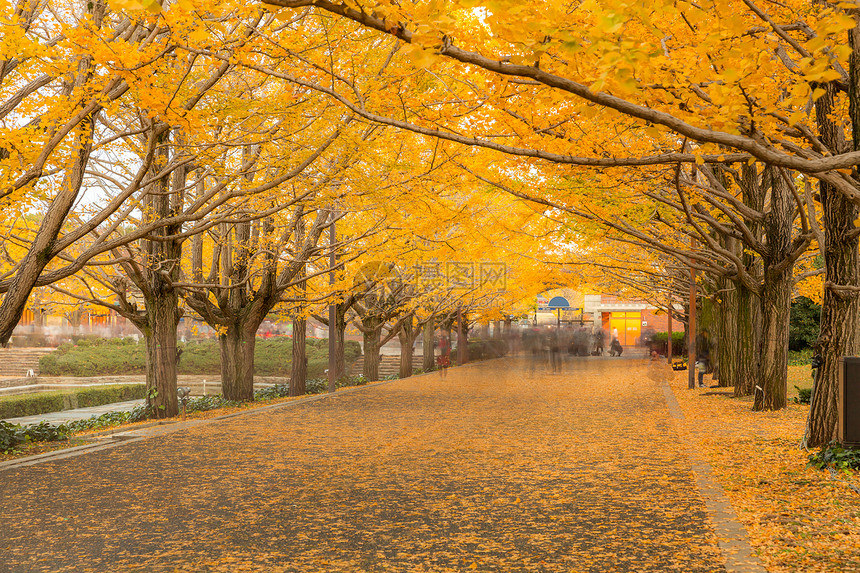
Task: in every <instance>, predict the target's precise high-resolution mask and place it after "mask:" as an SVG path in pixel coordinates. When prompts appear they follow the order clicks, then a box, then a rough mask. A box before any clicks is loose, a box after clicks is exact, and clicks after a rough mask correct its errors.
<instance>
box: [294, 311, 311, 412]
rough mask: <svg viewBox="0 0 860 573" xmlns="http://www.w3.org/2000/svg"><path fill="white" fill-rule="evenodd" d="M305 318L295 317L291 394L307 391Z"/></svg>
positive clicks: (300, 394) (301, 394) (301, 393)
mask: <svg viewBox="0 0 860 573" xmlns="http://www.w3.org/2000/svg"><path fill="white" fill-rule="evenodd" d="M306 327H307V321H306V320H305V319H304V318H294V319H293V364H292V369H291V371H290V396H304V395H305V394H306V393H307V388H306V384H307V377H308V364H307V352H306V351H307V348H306V340H305V339H306V336H305V328H306Z"/></svg>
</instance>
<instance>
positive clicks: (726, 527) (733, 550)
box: [660, 380, 767, 573]
mask: <svg viewBox="0 0 860 573" xmlns="http://www.w3.org/2000/svg"><path fill="white" fill-rule="evenodd" d="M660 387H661V389H662V390H663V396H664V397H665V398H666V406H667V409H668V410H669V415H670V417H671V418H672V423H673V426H675V433H676V434H677V436H678V441H679V442H680V443H681V445H682V446H683V447H684V448H685V449H686V450H687V451H686V453H687V458H688V459H689V460H690V466H691V468H692V470H693V474H694V476H695V478H696V486H697V488H698V489H699V493H700V494H701V495H702V500H703V501H704V502H705V509H706V510H707V512H708V515H709V517H710V518H711V521H712V522H713V524H714V533H715V534H716V536H717V545H718V546H719V548H720V553H722V555H723V562H724V564H725V567H726V571H727V572H729V573H732V572H735V573H767V569H766V568H765V567H764V566H763V565H762V563H761V561H759V558H758V556H756V554H755V552H754V551H753V548H752V546H751V545H750V542H749V536H748V535H747V531H746V528H744V526H743V524H741V522H740V521H739V520H738V517H737V514H736V513H735V510H734V508H733V507H732V504H731V501H729V498H728V496H726V492H725V490H724V489H723V487H722V486H721V485H720V483H719V482H718V481H717V478H716V476H714V472H713V469H712V468H711V465H710V464H709V463H708V462H707V461H706V460H704V459H703V458H702V456H700V455H699V453H698V451H697V450H696V449H695V448H694V447H693V445H692V444H691V443H690V441H689V440H688V439H687V438H685V437H683V436H682V434H681V433H680V432H679V431H678V430H679V428H678V421H679V420H683V419H684V413H683V412H682V411H681V406H680V405H679V404H678V400H677V399H676V398H675V394H674V392H673V391H672V387H671V386H669V383H668V382H667V381H665V380H663V381H662V382H661V383H660Z"/></svg>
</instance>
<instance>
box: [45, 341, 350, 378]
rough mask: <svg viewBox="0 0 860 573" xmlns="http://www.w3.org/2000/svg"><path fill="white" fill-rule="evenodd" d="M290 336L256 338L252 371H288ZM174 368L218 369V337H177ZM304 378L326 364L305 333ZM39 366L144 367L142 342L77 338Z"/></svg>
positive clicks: (48, 371) (53, 371)
mask: <svg viewBox="0 0 860 573" xmlns="http://www.w3.org/2000/svg"><path fill="white" fill-rule="evenodd" d="M292 344H293V341H292V339H291V338H286V337H277V338H260V337H258V338H257V340H256V343H255V345H254V374H256V375H258V376H289V375H290V371H291V369H292V362H293V346H292ZM178 349H179V350H180V352H181V354H180V357H179V364H178V367H177V371H178V373H179V374H207V375H213V376H214V375H219V374H220V373H221V350H220V348H219V345H218V341H217V340H201V341H192V342H185V343H179V345H178ZM306 353H307V358H308V374H307V375H308V378H317V377H321V376H322V375H323V374H324V373H325V370H326V368H327V367H328V340H327V339H321V338H309V339H308V340H307V344H306ZM344 355H345V356H346V361H347V363H349V362H353V361H355V359H356V358H358V356H360V355H361V347H360V345H359V344H358V342H355V341H353V340H348V341H346V345H345V348H344ZM39 370H40V371H41V373H42V374H44V375H48V376H84V377H85V376H110V375H117V374H123V375H127V374H144V373H146V343H145V342H144V341H143V340H140V341H139V342H138V341H135V340H134V339H133V338H97V339H82V340H79V341H78V343H77V344H63V345H62V346H60V347H59V348H58V349H57V350H56V352H52V353H51V354H48V355H46V356H43V357H42V358H41V359H39Z"/></svg>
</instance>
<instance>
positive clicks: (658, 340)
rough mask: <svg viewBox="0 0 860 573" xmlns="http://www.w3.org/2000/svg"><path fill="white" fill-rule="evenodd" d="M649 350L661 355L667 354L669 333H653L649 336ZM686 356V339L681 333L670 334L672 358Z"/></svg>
mask: <svg viewBox="0 0 860 573" xmlns="http://www.w3.org/2000/svg"><path fill="white" fill-rule="evenodd" d="M651 348H652V349H653V350H656V351H657V352H658V353H660V354H662V355H664V356H665V355H666V353H667V352H669V333H668V332H655V333H654V334H653V335H652V336H651ZM686 354H687V337H686V336H685V334H684V333H683V332H672V356H685V355H686Z"/></svg>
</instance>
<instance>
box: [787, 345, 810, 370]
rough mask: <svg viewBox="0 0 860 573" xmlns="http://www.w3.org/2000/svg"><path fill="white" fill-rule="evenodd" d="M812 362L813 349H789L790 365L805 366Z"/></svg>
mask: <svg viewBox="0 0 860 573" xmlns="http://www.w3.org/2000/svg"><path fill="white" fill-rule="evenodd" d="M811 362H812V349H811V348H804V349H802V350H789V351H788V365H789V366H803V365H805V364H809V363H811Z"/></svg>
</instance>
